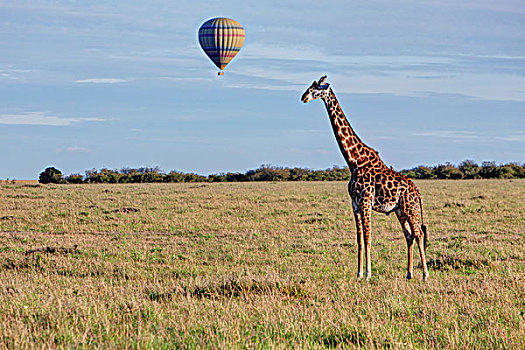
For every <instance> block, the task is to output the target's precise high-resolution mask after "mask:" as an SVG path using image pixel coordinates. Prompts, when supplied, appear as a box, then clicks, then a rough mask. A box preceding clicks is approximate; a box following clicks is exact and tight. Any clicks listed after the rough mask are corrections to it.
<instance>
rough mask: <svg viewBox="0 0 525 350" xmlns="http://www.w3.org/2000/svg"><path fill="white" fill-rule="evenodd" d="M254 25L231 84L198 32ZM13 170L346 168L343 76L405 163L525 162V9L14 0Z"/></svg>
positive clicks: (352, 113)
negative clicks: (313, 94)
mask: <svg viewBox="0 0 525 350" xmlns="http://www.w3.org/2000/svg"><path fill="white" fill-rule="evenodd" d="M219 16H224V17H230V18H234V19H236V20H237V21H239V22H240V23H241V24H243V26H244V27H245V31H246V41H245V44H244V47H243V49H242V50H241V52H240V53H239V54H238V56H237V57H236V58H235V59H234V60H233V61H232V62H231V63H230V65H229V66H228V67H227V68H226V74H225V75H224V76H223V77H218V76H217V69H216V67H215V66H214V65H213V64H212V63H211V62H210V61H209V59H208V58H207V57H206V56H205V55H204V53H202V51H201V49H200V47H199V44H198V40H197V31H198V28H199V26H200V25H201V23H203V22H204V21H206V20H207V19H209V18H213V17H219ZM0 47H1V50H0V53H1V54H0V148H1V149H2V152H1V156H0V157H1V160H2V161H1V162H0V164H1V165H0V179H5V178H11V179H13V178H17V179H31V178H37V177H38V174H39V173H40V172H41V171H42V170H43V169H44V168H45V167H46V166H55V167H57V168H58V169H60V170H62V172H64V173H65V174H70V173H84V171H85V170H88V169H92V168H96V169H100V168H102V167H109V168H122V167H140V166H159V167H160V168H161V169H162V170H163V171H166V172H167V171H170V170H179V171H185V172H197V173H200V174H211V173H218V172H225V171H242V172H244V171H246V170H248V169H253V168H257V167H258V166H259V165H261V164H273V165H281V166H300V167H308V168H316V169H318V168H326V167H331V166H333V165H344V160H343V158H342V156H341V155H340V153H339V149H338V148H337V144H336V142H335V139H334V136H333V134H332V131H331V128H330V124H329V121H328V117H327V115H326V111H325V109H324V106H323V104H322V102H320V101H314V102H311V103H309V104H307V105H304V104H303V103H301V102H300V100H299V99H300V95H301V94H302V92H303V91H304V90H305V89H306V88H307V87H308V86H309V84H310V83H311V82H312V80H314V79H318V78H319V77H320V76H321V75H323V74H327V75H328V81H329V82H330V83H331V86H332V87H333V89H334V91H335V93H336V94H337V96H338V99H339V101H340V103H341V105H342V107H343V109H344V111H345V113H346V115H347V117H348V118H349V120H350V123H351V124H352V126H353V127H354V129H355V130H356V132H357V133H358V134H359V136H360V137H361V138H362V139H363V140H364V141H365V142H366V143H367V144H368V145H370V146H372V147H374V148H375V149H376V150H378V151H379V153H380V155H381V157H382V158H383V160H384V161H385V163H387V164H388V165H392V166H394V168H396V169H402V168H409V167H413V166H416V165H420V164H427V165H435V164H438V163H442V162H446V161H450V162H453V163H458V162H460V161H462V160H464V159H473V160H475V161H477V162H482V161H484V160H493V161H496V162H509V161H519V162H523V161H525V152H524V151H525V7H524V6H523V2H522V1H521V0H520V1H513V0H509V1H507V0H503V1H483V0H476V1H470V0H466V1H461V2H458V1H455V0H454V1H449V0H442V1H426V0H420V1H402V0H401V1H373V0H372V1H307V0H302V1H295V0H293V1H284V2H283V1H258V2H253V3H252V2H250V3H249V5H247V2H245V1H220V2H219V1H191V2H189V1H179V0H175V1H158V0H149V1H136V0H126V1H124V0H113V1H110V0H104V1H97V0H94V1H87V0H86V1H81V0H78V1H55V0H47V1H46V0H31V1H24V0H16V1H15V0H11V1H0Z"/></svg>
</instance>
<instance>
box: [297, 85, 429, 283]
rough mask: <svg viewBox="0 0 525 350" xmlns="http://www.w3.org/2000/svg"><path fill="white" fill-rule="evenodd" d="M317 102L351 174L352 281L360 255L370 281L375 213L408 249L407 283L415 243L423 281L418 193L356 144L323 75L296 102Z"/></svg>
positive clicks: (372, 152)
mask: <svg viewBox="0 0 525 350" xmlns="http://www.w3.org/2000/svg"><path fill="white" fill-rule="evenodd" d="M316 99H322V100H323V102H324V104H325V107H326V111H327V112H328V116H329V118H330V122H331V124H332V129H333V131H334V134H335V138H336V139H337V143H338V145H339V148H340V150H341V153H342V154H343V157H344V159H345V161H346V163H347V164H348V167H349V169H350V172H351V178H350V182H349V184H348V193H349V194H350V197H351V200H352V209H353V212H354V218H355V223H356V227H357V278H358V279H361V278H363V253H364V255H365V258H366V272H365V273H366V275H365V277H366V280H370V277H371V274H372V265H371V260H370V246H371V237H370V235H371V232H370V229H371V225H370V221H371V215H372V210H375V211H377V212H380V213H385V214H386V215H389V214H391V213H395V214H396V216H397V219H398V220H399V222H400V224H401V227H402V229H403V233H404V235H405V240H406V243H407V248H408V264H407V275H406V278H407V279H411V278H412V270H413V265H414V264H413V259H412V252H413V243H414V239H415V241H416V243H417V245H418V248H419V254H420V256H421V263H422V266H423V280H425V279H427V278H428V269H427V263H426V258H425V249H426V242H427V233H426V226H425V225H424V224H423V206H422V203H421V194H420V193H419V190H418V188H417V187H416V185H415V184H414V182H413V181H412V180H411V179H410V178H408V177H407V176H405V175H402V174H400V173H398V172H396V171H394V170H393V169H391V168H389V167H387V166H386V165H385V163H383V161H382V160H381V158H379V154H378V153H377V152H376V151H375V150H374V149H373V148H371V147H369V146H367V145H366V144H365V143H363V141H361V139H360V138H359V136H357V134H356V133H355V132H354V130H353V129H352V127H351V126H350V123H349V122H348V120H347V119H346V117H345V114H344V112H343V110H342V108H341V106H340V105H339V102H338V101H337V98H336V97H335V94H334V92H333V91H332V88H331V87H330V84H328V83H326V75H325V76H323V77H321V78H320V79H319V81H317V82H316V81H314V82H313V83H312V85H310V87H309V88H308V89H307V90H306V91H305V92H304V94H303V96H302V97H301V100H302V101H303V102H304V103H307V102H309V101H312V100H316ZM420 217H421V225H420V223H419V218H420Z"/></svg>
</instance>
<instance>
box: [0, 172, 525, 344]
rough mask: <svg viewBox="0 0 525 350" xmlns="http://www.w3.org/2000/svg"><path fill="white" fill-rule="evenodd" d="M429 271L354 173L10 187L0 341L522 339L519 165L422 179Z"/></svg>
mask: <svg viewBox="0 0 525 350" xmlns="http://www.w3.org/2000/svg"><path fill="white" fill-rule="evenodd" d="M417 185H418V186H419V188H420V190H421V192H422V194H423V202H424V214H425V223H426V224H427V226H428V228H429V241H430V246H429V248H428V251H427V259H428V265H429V270H430V280H429V281H426V282H423V281H421V280H420V278H421V269H420V268H419V267H418V266H417V265H418V262H419V259H418V254H415V259H416V260H415V261H416V267H415V270H414V272H415V279H414V280H411V281H405V280H404V276H405V265H406V244H405V241H404V238H403V234H402V232H401V229H400V226H399V223H398V222H397V220H396V219H395V217H394V216H390V217H387V216H385V215H380V214H374V216H373V220H372V221H373V231H372V239H373V241H372V270H373V273H372V280H371V281H370V282H368V283H367V282H357V281H356V280H355V273H356V260H357V259H356V238H355V227H354V221H353V215H352V212H351V205H350V201H349V197H348V194H347V193H346V183H338V182H334V183H329V182H317V183H309V182H300V183H221V184H219V183H217V184H143V185H139V184H135V185H78V186H76V185H50V186H34V185H23V184H14V185H13V184H9V185H1V186H0V348H12V349H19V348H33V347H37V348H41V347H59V348H159V349H172V348H232V347H233V348H283V349H288V348H359V347H362V348H377V347H380V348H424V349H427V348H465V349H487V348H501V349H517V348H524V347H525V341H524V337H523V334H525V302H524V300H525V264H524V261H525V247H524V243H525V200H524V198H525V181H523V180H479V181H420V182H418V183H417Z"/></svg>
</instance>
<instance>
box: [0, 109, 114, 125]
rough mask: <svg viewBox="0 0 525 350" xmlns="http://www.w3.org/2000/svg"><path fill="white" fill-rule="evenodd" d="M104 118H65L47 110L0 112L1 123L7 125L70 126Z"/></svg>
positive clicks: (102, 120) (99, 120)
mask: <svg viewBox="0 0 525 350" xmlns="http://www.w3.org/2000/svg"><path fill="white" fill-rule="evenodd" d="M104 121H107V120H106V119H102V118H63V117H58V116H54V115H46V113H45V112H25V113H21V114H0V124H7V125H48V126H68V125H71V124H72V123H78V122H104Z"/></svg>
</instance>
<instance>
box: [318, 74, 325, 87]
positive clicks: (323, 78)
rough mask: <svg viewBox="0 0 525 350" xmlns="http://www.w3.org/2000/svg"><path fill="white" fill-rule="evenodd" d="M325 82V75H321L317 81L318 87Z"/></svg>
mask: <svg viewBox="0 0 525 350" xmlns="http://www.w3.org/2000/svg"><path fill="white" fill-rule="evenodd" d="M325 80H326V75H323V76H322V77H321V78H320V79H319V82H318V83H317V84H319V85H323V84H324V81H325Z"/></svg>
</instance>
